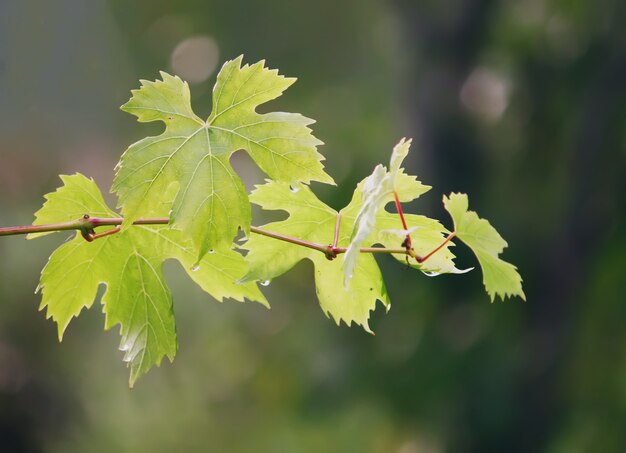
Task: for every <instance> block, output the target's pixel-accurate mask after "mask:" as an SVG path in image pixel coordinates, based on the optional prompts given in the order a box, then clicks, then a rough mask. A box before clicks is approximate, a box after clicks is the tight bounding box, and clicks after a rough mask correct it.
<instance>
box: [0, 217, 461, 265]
mask: <svg viewBox="0 0 626 453" xmlns="http://www.w3.org/2000/svg"><path fill="white" fill-rule="evenodd" d="M338 217H339V216H338ZM123 223H124V219H123V218H122V217H111V218H102V217H91V216H90V215H89V214H84V215H83V216H82V217H80V218H79V219H76V220H72V221H69V222H61V223H51V224H43V225H20V226H13V227H1V228H0V236H14V235H20V234H31V233H51V232H57V231H71V230H78V231H80V233H81V236H83V238H84V239H85V240H86V241H87V242H92V241H94V240H95V239H98V238H101V237H105V236H110V235H112V234H115V233H118V232H119V231H120V230H121V228H119V227H120V225H122V224H123ZM169 223H170V219H169V218H168V217H159V218H151V219H150V218H149V219H138V220H135V221H134V222H133V225H168V224H169ZM338 225H339V223H337V226H338ZM101 226H116V228H114V229H111V230H108V231H105V232H103V233H96V232H95V229H96V228H98V227H101ZM250 231H251V232H252V233H255V234H260V235H262V236H267V237H270V238H273V239H277V240H279V241H285V242H289V243H291V244H295V245H300V246H302V247H307V248H310V249H313V250H317V251H319V252H322V253H323V254H324V255H325V256H326V258H328V259H329V260H333V259H334V258H336V257H337V255H340V254H342V253H346V251H347V250H348V249H347V248H346V247H337V238H338V234H339V228H336V230H335V231H336V234H335V238H334V242H333V244H329V245H324V244H318V243H315V242H310V241H305V240H303V239H298V238H295V237H291V236H287V235H285V234H280V233H276V232H273V231H268V230H264V229H262V228H259V227H256V226H254V225H251V226H250ZM454 236H456V233H455V232H452V233H451V234H449V235H448V236H447V237H446V238H445V239H444V240H443V242H442V243H441V244H440V245H438V246H437V247H436V248H435V249H434V250H432V251H431V252H429V253H428V254H427V255H426V256H418V255H416V254H415V250H414V249H413V248H412V247H409V246H407V247H405V248H388V247H361V248H360V249H359V252H360V253H381V254H385V253H387V254H401V255H407V256H408V257H411V258H414V259H415V260H416V261H417V262H418V263H423V262H424V261H426V260H427V259H428V258H430V257H431V256H432V255H434V254H435V253H436V252H438V251H439V250H441V248H442V247H444V246H445V245H446V244H447V243H448V242H449V241H450V240H451V239H452V238H453V237H454ZM407 237H410V236H408V235H407ZM405 243H406V242H405Z"/></svg>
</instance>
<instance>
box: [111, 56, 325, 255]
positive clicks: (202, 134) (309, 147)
mask: <svg viewBox="0 0 626 453" xmlns="http://www.w3.org/2000/svg"><path fill="white" fill-rule="evenodd" d="M241 63H242V57H239V58H237V59H235V60H232V61H228V62H226V63H225V64H224V66H223V67H222V69H221V71H220V73H219V74H218V76H217V83H216V84H215V87H214V89H213V110H212V112H211V114H210V116H209V117H208V119H207V120H203V119H201V118H200V117H199V116H197V115H196V114H195V113H194V112H193V110H192V108H191V96H190V93H189V86H188V85H187V83H185V82H183V81H182V80H181V79H180V78H178V77H175V76H171V75H168V74H166V73H161V77H162V80H157V81H155V82H149V81H145V80H143V81H142V86H141V88H140V89H139V90H134V91H133V96H132V98H131V99H130V101H128V102H127V103H126V104H125V105H124V106H122V110H124V111H126V112H129V113H132V114H134V115H136V116H137V118H138V120H139V121H141V122H149V121H162V122H163V123H165V131H164V132H163V133H162V134H161V135H159V136H157V137H147V138H144V139H143V140H140V141H139V142H137V143H135V144H133V145H131V146H130V148H128V150H127V151H126V152H125V153H124V155H123V156H122V158H121V160H120V163H119V165H118V171H117V174H116V177H115V181H114V184H113V189H112V190H114V191H115V192H117V194H118V195H119V200H120V202H119V206H120V207H121V209H122V213H123V214H124V218H125V222H126V224H130V223H131V222H133V221H134V220H136V219H138V218H140V217H153V216H155V215H163V213H165V214H164V215H169V216H170V219H171V224H172V225H173V226H175V227H176V228H177V229H180V230H182V233H183V237H191V238H192V239H193V242H194V244H195V245H196V248H197V250H198V256H199V257H202V256H203V255H204V254H205V253H206V252H207V251H208V250H209V248H216V247H220V246H225V245H228V244H230V243H231V242H232V240H233V238H234V237H235V235H236V234H237V230H238V228H240V227H241V228H243V230H244V231H246V232H247V231H248V230H249V227H250V204H249V201H248V196H247V193H246V190H245V188H244V186H243V184H242V182H241V179H240V178H239V176H238V175H237V174H236V173H235V171H234V170H233V168H232V167H231V165H230V161H229V159H230V157H231V155H232V154H233V153H234V152H235V151H237V150H239V149H245V150H246V151H247V152H248V153H249V154H250V156H251V157H252V159H253V160H254V161H255V162H256V163H257V165H258V166H259V167H260V168H261V169H262V170H263V171H264V172H265V173H266V174H267V175H268V176H269V177H270V178H272V179H273V180H277V181H284V182H287V183H295V182H304V183H309V182H310V181H320V182H324V183H333V180H332V178H331V177H330V176H328V175H327V174H326V173H325V172H324V169H323V166H322V163H321V161H322V160H323V157H322V155H321V154H319V153H318V152H317V150H316V147H317V146H318V145H320V144H322V142H321V141H319V140H318V139H316V138H315V137H314V136H313V135H312V133H311V129H309V127H308V126H309V125H310V124H312V123H313V122H314V121H313V120H311V119H309V118H306V117H304V116H302V115H300V114H297V113H284V112H270V113H264V114H260V113H257V112H256V108H257V107H258V106H259V105H261V104H263V103H265V102H268V101H270V100H272V99H275V98H277V97H278V96H280V95H281V94H282V92H283V91H284V90H285V89H287V87H289V86H290V85H291V84H292V83H294V81H295V79H293V78H286V77H283V76H281V75H279V74H278V71H276V70H270V69H267V68H266V67H265V66H264V61H260V62H258V63H255V64H253V65H250V66H249V65H244V66H241ZM172 187H174V190H173V195H172Z"/></svg>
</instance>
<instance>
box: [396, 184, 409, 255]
mask: <svg viewBox="0 0 626 453" xmlns="http://www.w3.org/2000/svg"><path fill="white" fill-rule="evenodd" d="M393 198H394V200H395V202H396V210H397V211H398V215H399V216H400V220H401V221H402V228H404V230H405V231H406V230H408V229H409V228H408V227H407V225H406V220H405V219H404V211H403V210H402V205H401V204H400V199H399V198H398V193H397V192H396V191H395V190H394V191H393ZM402 245H403V246H404V247H405V248H406V250H407V253H408V251H409V250H412V249H413V244H412V243H411V235H410V234H409V233H407V235H406V238H405V240H404V242H403V243H402Z"/></svg>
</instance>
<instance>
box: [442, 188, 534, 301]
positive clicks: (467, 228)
mask: <svg viewBox="0 0 626 453" xmlns="http://www.w3.org/2000/svg"><path fill="white" fill-rule="evenodd" d="M443 205H444V207H445V208H446V210H447V211H448V212H449V213H450V216H451V217H452V220H453V221H454V229H455V231H456V235H457V236H458V237H459V238H460V239H461V240H462V241H463V242H464V243H465V244H466V245H467V246H468V247H469V248H471V249H472V251H473V252H474V254H475V255H476V258H477V259H478V262H479V263H480V267H481V268H482V271H483V284H484V285H485V289H486V290H487V294H489V297H490V298H491V302H493V301H494V300H495V297H496V296H500V298H501V299H502V300H504V299H505V298H506V297H507V296H519V297H521V298H522V300H526V296H525V294H524V291H523V290H522V278H521V277H520V275H519V273H518V272H517V269H516V267H515V266H513V265H512V264H510V263H507V262H506V261H503V260H501V259H500V258H498V255H500V254H501V253H502V251H503V250H504V248H505V247H507V243H506V241H505V240H504V239H502V236H500V234H498V232H497V231H496V229H495V228H494V227H492V226H491V225H490V224H489V222H488V221H487V220H485V219H481V218H480V217H478V215H477V214H476V213H475V212H474V211H468V199H467V195H466V194H461V193H452V194H450V197H446V196H444V197H443Z"/></svg>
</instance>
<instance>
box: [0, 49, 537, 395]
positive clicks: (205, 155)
mask: <svg viewBox="0 0 626 453" xmlns="http://www.w3.org/2000/svg"><path fill="white" fill-rule="evenodd" d="M242 60H243V58H242V57H238V58H236V59H234V60H231V61H227V62H226V63H225V64H224V65H223V67H222V69H221V70H220V72H219V74H218V75H217V80H216V83H215V86H214V88H213V102H212V111H211V113H210V115H209V116H208V118H207V119H206V120H204V119H202V118H201V117H200V116H198V115H196V113H195V112H194V111H193V109H192V107H191V93H190V90H189V86H188V84H187V83H186V82H184V81H183V80H181V79H180V78H179V77H176V76H171V75H169V74H167V73H164V72H162V73H161V79H160V80H156V81H146V80H142V81H141V87H140V88H139V89H137V90H132V97H131V99H130V100H129V101H128V102H127V103H126V104H124V105H123V106H122V110H124V111H126V112H128V113H131V114H133V115H135V116H136V117H137V119H138V121H139V122H152V121H160V122H162V123H164V125H165V128H164V130H163V132H162V133H161V134H160V135H158V136H155V137H145V138H144V139H142V140H139V141H138V142H136V143H134V144H132V145H130V147H129V148H128V149H127V150H126V151H125V152H124V153H123V154H122V156H121V158H120V161H119V163H118V165H117V166H116V168H115V170H116V174H115V179H114V182H113V186H112V187H111V191H112V192H113V193H115V194H116V195H117V200H118V208H119V210H118V211H114V210H112V209H111V208H109V206H107V204H106V203H105V202H104V198H103V196H102V193H101V191H100V188H99V187H98V186H97V185H96V183H95V182H94V181H93V179H90V178H88V177H86V176H83V175H81V174H75V175H70V176H65V175H62V176H61V180H62V182H63V185H62V186H61V187H59V188H58V189H57V190H56V191H55V192H51V193H48V194H47V195H45V196H44V197H45V199H46V201H45V202H44V204H43V206H42V208H41V209H40V210H39V211H37V212H36V213H35V217H36V219H35V222H34V223H33V225H29V226H15V227H3V228H0V236H11V235H21V234H26V235H28V236H27V238H35V237H38V236H41V235H45V234H48V233H52V232H59V231H70V230H75V231H76V233H75V235H74V237H73V239H71V240H69V241H66V242H64V243H63V244H62V245H60V246H59V247H58V248H57V249H56V250H55V251H54V252H53V253H52V255H51V256H50V258H49V260H48V263H47V264H46V266H45V267H44V269H43V271H42V273H41V278H40V283H39V287H38V289H39V290H41V294H42V301H41V306H40V308H41V309H44V308H45V309H46V310H47V317H48V318H52V319H53V320H54V321H55V322H56V323H57V327H58V335H59V339H61V338H62V337H63V334H64V333H65V330H66V328H67V327H68V325H69V323H70V321H71V320H72V319H73V318H74V317H77V316H78V315H79V314H80V312H81V311H82V310H83V308H89V307H91V305H92V304H93V302H94V300H95V299H96V296H97V294H98V290H99V288H100V286H101V285H105V286H106V291H105V292H104V294H103V295H102V297H101V303H102V304H103V305H104V313H105V328H106V329H109V328H111V327H113V326H117V325H119V326H120V334H121V343H120V350H121V351H123V352H124V359H123V360H124V361H126V362H127V363H128V364H129V366H130V369H131V371H130V385H131V386H132V385H133V384H134V382H135V381H136V380H137V379H138V378H139V377H140V376H141V375H143V374H144V373H146V372H147V371H148V370H149V369H150V368H151V367H152V366H154V365H159V364H160V363H161V361H162V359H163V358H164V357H167V358H169V359H170V361H171V360H173V358H174V356H175V354H176V350H177V347H178V342H177V337H176V326H175V320H174V310H173V300H172V296H171V294H170V291H169V288H168V287H167V284H166V282H165V278H164V276H163V274H162V269H161V268H162V264H163V262H164V261H166V260H168V259H175V260H177V261H179V262H180V263H181V265H182V266H183V268H184V269H185V271H186V272H187V274H188V276H189V277H190V278H191V279H192V280H193V281H194V282H195V283H196V284H198V285H199V286H200V287H201V288H202V289H203V290H204V291H205V292H207V293H208V294H210V295H211V296H213V298H215V299H216V300H218V301H220V302H221V301H223V300H224V299H233V300H236V301H240V302H244V301H256V302H258V303H261V304H263V305H266V306H268V307H269V303H268V301H267V300H266V298H265V296H264V294H263V293H262V292H261V290H260V288H259V286H258V285H259V284H260V285H261V286H263V282H266V281H270V280H271V279H273V278H276V277H278V276H280V275H282V274H284V273H285V272H287V271H289V270H290V269H291V268H292V267H293V266H295V265H296V264H297V263H298V262H299V261H301V260H304V259H307V260H310V261H312V262H313V265H314V269H315V284H316V290H317V291H316V293H317V297H318V299H319V303H320V306H321V308H322V310H323V311H324V313H325V314H326V315H327V316H329V317H332V318H333V319H334V320H335V322H336V323H337V324H338V325H339V324H341V323H342V322H344V323H345V324H347V325H351V324H352V323H355V324H357V325H360V326H362V327H363V328H364V329H365V331H367V332H370V333H372V331H371V329H370V327H369V325H368V321H369V317H370V312H371V311H372V310H374V309H375V308H376V306H377V304H378V302H380V303H382V304H383V306H384V307H385V308H386V309H387V310H389V308H390V306H391V301H390V298H389V295H388V293H387V288H386V286H385V282H384V280H383V276H382V273H381V271H380V268H379V267H378V263H377V262H376V260H375V259H374V257H373V256H372V255H375V254H376V255H379V254H388V255H391V256H392V257H393V258H395V259H396V260H398V261H400V262H406V265H408V266H410V267H412V268H415V269H417V270H419V271H421V272H423V273H424V274H426V275H429V276H434V275H439V274H460V273H465V272H467V271H469V270H472V269H473V268H470V269H464V270H462V269H458V268H457V267H456V265H455V263H454V258H455V256H454V254H453V252H452V250H451V246H452V245H454V244H453V242H452V240H453V239H454V238H457V239H459V240H460V242H462V243H464V244H465V245H467V246H468V247H469V248H470V249H471V250H472V251H473V252H474V255H475V256H476V258H477V260H478V263H479V265H480V268H481V270H482V274H483V284H484V287H485V289H486V291H487V293H488V295H489V297H490V299H491V301H492V302H493V301H494V300H495V298H496V297H500V298H501V299H502V300H504V299H506V298H507V297H510V296H518V297H520V298H521V299H525V295H524V292H523V290H522V279H521V276H520V275H519V273H518V272H517V269H516V268H515V266H513V265H512V264H510V263H508V262H506V261H503V260H502V259H501V258H500V257H499V255H500V254H501V253H502V252H503V250H504V248H505V247H507V245H508V244H507V243H506V241H505V240H504V239H503V238H502V237H501V236H500V235H499V233H498V232H497V231H496V230H495V228H493V227H492V226H491V224H490V223H489V222H488V221H487V220H485V219H482V218H480V217H479V216H478V215H477V214H476V213H475V212H474V211H470V210H469V202H468V197H467V195H465V194H460V193H452V194H450V195H449V196H444V197H443V204H444V207H445V209H446V210H447V211H448V213H449V214H450V216H451V218H452V221H453V224H454V228H453V229H452V230H448V229H446V228H445V227H444V226H443V225H442V224H441V223H440V222H439V221H438V220H436V219H431V218H428V217H425V216H422V215H416V214H407V213H404V211H403V209H402V203H407V202H410V201H412V200H415V199H416V198H418V197H420V196H421V195H423V194H424V193H426V192H428V191H429V190H430V186H427V185H424V184H422V183H421V182H420V181H418V180H417V178H416V177H415V176H412V175H409V174H407V173H405V170H404V168H403V167H402V164H403V161H404V159H405V157H406V156H407V154H408V152H409V148H410V145H411V140H407V139H402V140H400V142H399V143H398V144H397V145H396V146H395V147H394V148H393V151H392V153H391V158H390V160H389V165H388V167H387V166H385V165H382V164H380V165H378V166H376V167H375V168H374V171H373V172H372V174H371V175H369V176H367V177H366V178H365V179H363V180H362V181H361V182H360V183H359V184H358V185H357V187H356V189H355V190H354V194H353V197H352V200H351V201H350V203H348V205H347V206H345V207H344V208H343V209H341V210H339V211H337V210H335V209H333V208H331V207H330V206H328V205H326V204H325V203H323V202H322V201H321V200H320V199H319V198H318V197H317V196H316V195H315V194H314V193H313V191H312V190H311V188H310V185H309V184H310V183H311V182H312V181H317V182H319V183H324V184H334V181H333V179H332V177H331V176H330V175H328V174H327V173H326V171H325V170H324V166H323V164H322V161H323V160H324V157H323V156H322V155H321V154H320V153H319V152H318V151H317V147H318V146H319V145H321V144H322V142H321V141H320V140H318V139H317V138H316V137H314V136H313V133H312V130H311V129H310V128H309V126H310V125H311V124H313V123H314V121H313V120H312V119H309V118H306V117H304V116H302V115H300V114H298V113H285V112H269V113H262V114H261V113H258V112H257V107H259V106H260V105H262V104H264V103H266V102H269V101H271V100H273V99H275V98H277V97H278V96H280V95H281V94H282V93H283V92H284V91H285V90H286V89H287V88H288V87H289V86H290V85H291V84H293V83H294V82H295V79H294V78H288V77H284V76H282V75H280V74H278V71H277V70H271V69H268V68H266V67H265V62H264V61H260V62H257V63H255V64H252V65H248V64H245V65H243V61H242ZM241 149H243V150H245V151H246V152H247V153H248V154H249V155H250V157H251V158H252V160H253V161H254V162H255V163H256V164H257V165H258V166H259V168H260V169H261V170H262V171H263V172H264V173H265V174H266V175H267V177H268V179H266V181H265V183H263V184H260V185H257V186H256V187H255V189H254V190H253V191H252V192H251V193H248V192H247V191H246V189H245V186H244V184H243V182H242V181H241V179H240V177H239V175H238V174H237V173H236V172H235V170H234V169H233V168H232V167H231V165H230V157H231V156H232V154H233V153H234V152H235V151H238V150H241ZM251 203H254V204H256V205H258V206H260V207H261V208H262V209H265V210H281V211H286V212H287V214H288V216H287V218H286V219H285V220H282V221H279V222H273V223H269V224H267V225H261V226H255V225H252V211H251ZM392 203H393V204H395V208H396V209H395V212H390V211H388V210H387V206H388V205H390V204H392ZM399 227H401V229H398V228H399ZM241 231H242V232H243V235H244V236H245V241H244V242H243V243H242V244H236V242H237V241H236V238H237V236H238V235H239V234H240V232H241ZM239 251H243V252H242V253H238V252H239ZM340 255H341V256H342V258H341V259H337V258H338V257H339V256H340Z"/></svg>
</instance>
